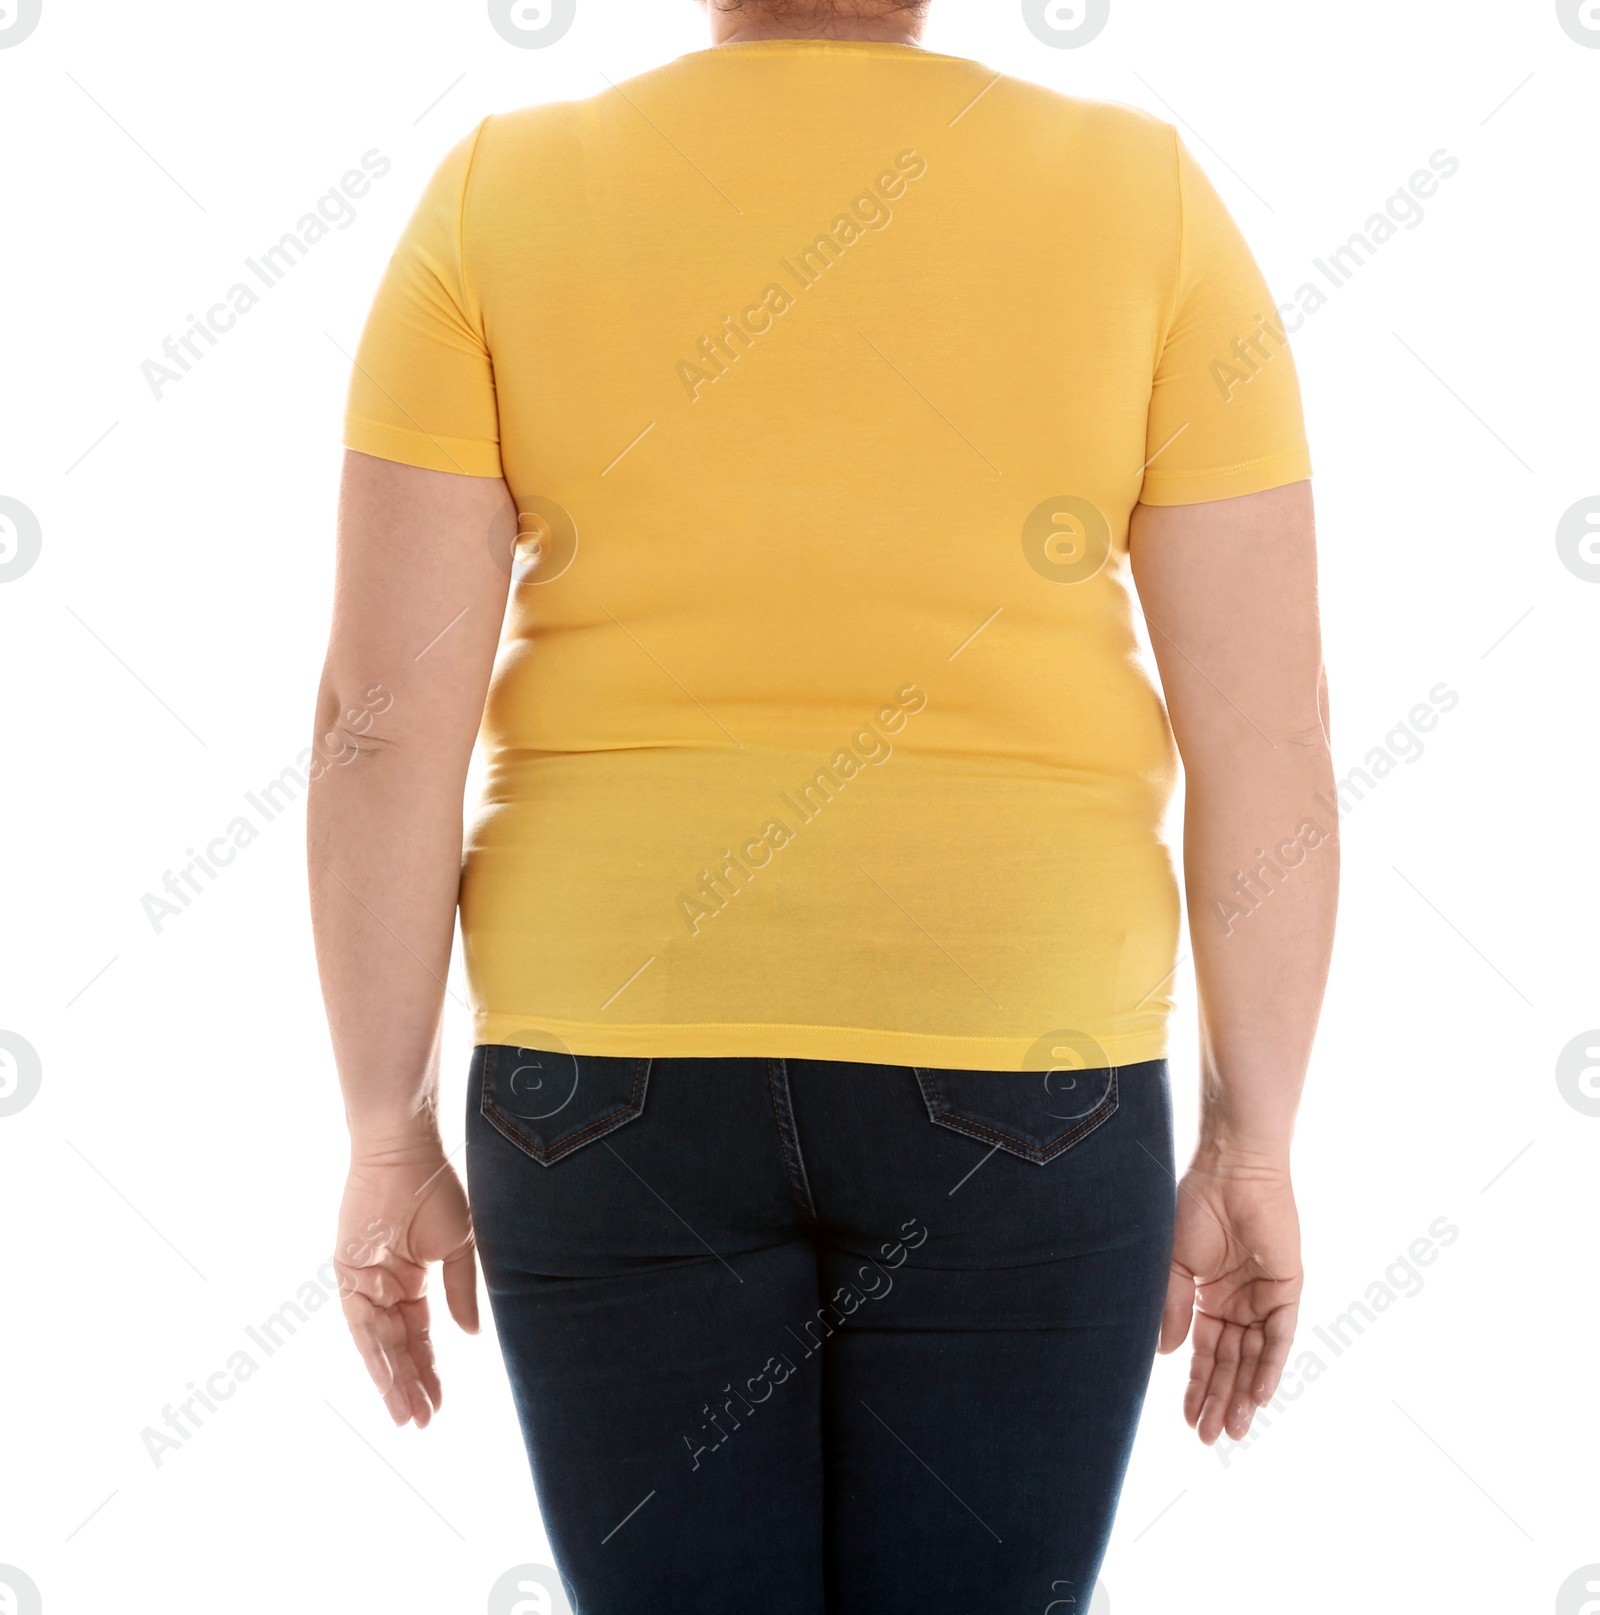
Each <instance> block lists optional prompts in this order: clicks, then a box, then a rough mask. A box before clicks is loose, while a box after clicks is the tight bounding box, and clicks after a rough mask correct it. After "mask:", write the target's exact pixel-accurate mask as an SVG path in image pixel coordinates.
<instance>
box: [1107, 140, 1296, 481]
mask: <svg viewBox="0 0 1600 1615" xmlns="http://www.w3.org/2000/svg"><path fill="white" fill-rule="evenodd" d="M1174 139H1175V141H1176V144H1177V152H1178V201H1179V208H1180V214H1181V222H1180V225H1179V232H1178V234H1179V250H1178V264H1177V281H1176V286H1175V288H1174V292H1173V300H1172V312H1171V316H1170V318H1169V320H1168V325H1167V330H1166V333H1165V338H1164V340H1163V342H1162V345H1161V351H1160V354H1159V357H1158V359H1157V362H1156V371H1155V378H1154V384H1153V386H1152V389H1151V396H1150V415H1149V422H1148V430H1147V435H1146V444H1145V456H1146V460H1147V462H1148V463H1147V466H1146V469H1145V475H1144V488H1143V491H1142V492H1141V494H1140V496H1139V497H1140V499H1141V500H1142V501H1143V502H1144V503H1145V504H1147V505H1185V504H1203V503H1205V502H1207V501H1209V500H1213V499H1232V498H1235V497H1237V496H1238V495H1240V494H1247V493H1261V492H1263V491H1264V490H1265V489H1267V488H1277V487H1281V486H1283V485H1284V484H1285V483H1289V482H1300V481H1302V480H1304V479H1305V478H1307V477H1309V476H1310V475H1311V456H1310V453H1309V451H1308V450H1307V447H1306V436H1305V421H1304V417H1303V414H1302V411H1301V405H1300V383H1299V378H1298V377H1297V376H1296V374H1295V367H1294V359H1293V357H1292V355H1291V354H1290V352H1289V341H1288V333H1287V331H1286V330H1285V327H1284V316H1283V315H1282V314H1280V313H1279V311H1278V309H1277V308H1276V307H1275V305H1274V302H1273V298H1272V294H1271V293H1270V292H1269V291H1268V290H1267V284H1266V281H1265V279H1264V278H1263V276H1262V274H1261V271H1260V269H1259V268H1258V267H1257V265H1256V261H1255V258H1254V257H1253V256H1252V255H1251V252H1250V248H1249V247H1248V246H1247V245H1246V244H1245V240H1244V237H1243V236H1242V235H1241V234H1240V233H1239V227H1238V226H1237V225H1236V224H1235V223H1234V222H1233V219H1232V217H1231V216H1230V215H1229V213H1228V210H1227V208H1226V207H1225V206H1224V205H1223V201H1222V198H1221V197H1220V196H1218V195H1217V192H1216V190H1215V188H1214V187H1213V186H1212V184H1211V182H1210V180H1209V179H1207V178H1206V176H1205V174H1204V172H1203V171H1202V170H1201V168H1200V165H1199V164H1198V163H1196V162H1195V160H1194V158H1193V157H1192V156H1191V155H1190V153H1189V150H1188V148H1187V147H1186V146H1185V145H1184V143H1183V141H1182V140H1181V139H1179V138H1177V136H1176V135H1174Z"/></svg>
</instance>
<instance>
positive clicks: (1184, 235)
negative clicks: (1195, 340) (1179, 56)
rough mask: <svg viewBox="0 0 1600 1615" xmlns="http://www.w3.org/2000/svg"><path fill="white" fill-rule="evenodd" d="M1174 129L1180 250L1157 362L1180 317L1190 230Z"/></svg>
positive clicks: (1178, 146) (1181, 162) (1173, 165)
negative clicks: (1180, 298)
mask: <svg viewBox="0 0 1600 1615" xmlns="http://www.w3.org/2000/svg"><path fill="white" fill-rule="evenodd" d="M1167 127H1168V128H1169V129H1170V130H1171V131H1172V181H1173V189H1174V190H1175V191H1176V193H1177V201H1178V250H1177V254H1176V262H1175V265H1174V268H1173V273H1172V301H1171V302H1170V303H1169V304H1168V305H1167V317H1166V319H1165V321H1164V322H1163V323H1162V326H1161V347H1160V349H1159V350H1158V351H1157V353H1156V362H1157V364H1159V363H1160V361H1161V354H1162V353H1163V352H1165V351H1166V346H1167V339H1168V338H1169V337H1170V336H1171V335H1172V324H1173V321H1174V320H1176V319H1177V317H1178V297H1179V295H1180V293H1181V292H1182V290H1183V257H1184V251H1185V248H1186V247H1187V245H1188V239H1189V230H1188V223H1187V220H1186V219H1185V218H1184V212H1183V158H1182V156H1181V154H1180V136H1179V134H1178V126H1177V125H1176V124H1168V125H1167Z"/></svg>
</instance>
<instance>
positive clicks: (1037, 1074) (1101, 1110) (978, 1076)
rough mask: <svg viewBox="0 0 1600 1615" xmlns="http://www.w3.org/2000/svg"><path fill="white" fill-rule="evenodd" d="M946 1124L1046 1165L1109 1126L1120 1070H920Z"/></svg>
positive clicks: (926, 1093) (934, 1113) (927, 1099)
mask: <svg viewBox="0 0 1600 1615" xmlns="http://www.w3.org/2000/svg"><path fill="white" fill-rule="evenodd" d="M912 1069H913V1070H914V1071H915V1072H916V1078H917V1085H918V1086H919V1087H920V1088H921V1089H922V1099H923V1103H924V1104H925V1105H927V1107H928V1115H929V1116H930V1117H931V1118H932V1120H933V1121H934V1122H936V1123H937V1124H938V1125H939V1126H940V1127H948V1128H950V1129H952V1130H953V1131H955V1132H957V1133H965V1134H967V1135H968V1137H970V1138H975V1139H977V1140H979V1142H980V1143H984V1144H990V1145H995V1146H998V1147H999V1148H1000V1149H1003V1150H1005V1151H1006V1152H1007V1153H1009V1154H1011V1155H1015V1156H1018V1157H1020V1158H1021V1159H1022V1160H1024V1161H1032V1162H1034V1163H1035V1164H1036V1165H1039V1166H1043V1165H1044V1163H1045V1162H1046V1161H1053V1160H1054V1159H1055V1158H1056V1157H1057V1156H1058V1155H1060V1154H1061V1153H1062V1151H1063V1150H1068V1149H1071V1148H1072V1146H1073V1145H1074V1144H1076V1143H1078V1142H1079V1141H1080V1140H1082V1139H1084V1138H1087V1137H1088V1136H1089V1134H1090V1133H1092V1132H1093V1131H1094V1130H1095V1128H1097V1127H1099V1126H1100V1125H1101V1124H1102V1123H1104V1122H1106V1121H1109V1120H1110V1118H1111V1116H1112V1113H1113V1112H1114V1111H1115V1110H1116V1108H1117V1072H1116V1068H1115V1067H1114V1066H1107V1067H1101V1068H1097V1069H1093V1070H1054V1071H952V1070H940V1069H935V1068H926V1067H920V1066H917V1067H913V1068H912Z"/></svg>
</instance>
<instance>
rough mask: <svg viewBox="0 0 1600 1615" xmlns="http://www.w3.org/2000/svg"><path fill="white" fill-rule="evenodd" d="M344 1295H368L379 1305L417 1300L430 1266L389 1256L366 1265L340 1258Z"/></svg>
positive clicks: (395, 1304)
mask: <svg viewBox="0 0 1600 1615" xmlns="http://www.w3.org/2000/svg"><path fill="white" fill-rule="evenodd" d="M334 1266H335V1269H336V1270H337V1272H338V1275H339V1293H340V1294H341V1295H361V1296H365V1297H366V1298H367V1300H369V1301H370V1302H371V1303H372V1304H373V1305H374V1306H375V1307H394V1306H398V1305H399V1304H400V1303H401V1302H402V1301H414V1300H416V1299H417V1297H418V1296H419V1295H421V1294H422V1292H423V1289H424V1288H425V1286H426V1284H427V1279H428V1274H427V1269H426V1268H423V1267H419V1266H417V1265H416V1264H415V1263H413V1262H402V1261H399V1260H397V1259H396V1258H394V1257H392V1256H391V1257H387V1258H386V1259H385V1260H384V1261H382V1262H375V1263H372V1264H370V1265H368V1266H365V1267H353V1266H351V1265H350V1264H349V1263H348V1262H336V1263H335V1264H334Z"/></svg>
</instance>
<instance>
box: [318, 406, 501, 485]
mask: <svg viewBox="0 0 1600 1615" xmlns="http://www.w3.org/2000/svg"><path fill="white" fill-rule="evenodd" d="M344 446H345V447H346V448H347V449H354V450H355V451H356V452H357V453H358V454H371V455H374V456H375V457H376V458H378V459H380V460H397V461H399V462H400V464H401V465H414V466H417V467H419V468H420V469H421V470H424V471H454V472H456V473H458V474H459V475H461V476H466V477H498V476H501V475H503V472H502V470H501V466H500V445H499V444H498V443H485V442H483V441H482V440H481V439H478V438H465V437H433V436H431V435H430V434H429V433H427V432H413V431H412V430H410V428H408V427H404V426H391V425H389V424H388V423H387V422H384V421H369V420H363V419H361V418H360V417H359V416H352V417H350V418H348V419H346V421H345V424H344Z"/></svg>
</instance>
